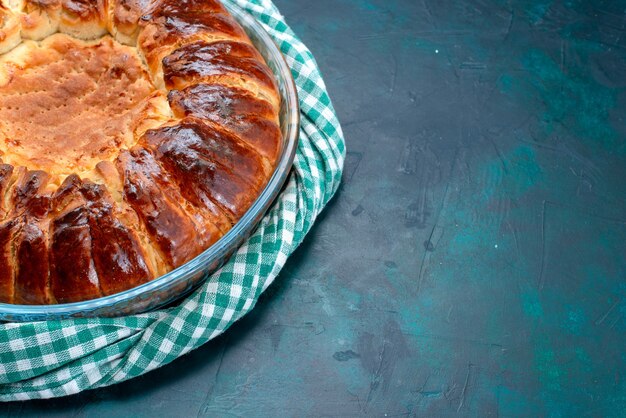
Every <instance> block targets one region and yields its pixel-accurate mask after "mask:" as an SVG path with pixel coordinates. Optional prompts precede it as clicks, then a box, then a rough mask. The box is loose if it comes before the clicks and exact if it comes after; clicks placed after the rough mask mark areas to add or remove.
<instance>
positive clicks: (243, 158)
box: [139, 118, 268, 221]
mask: <svg viewBox="0 0 626 418" xmlns="http://www.w3.org/2000/svg"><path fill="white" fill-rule="evenodd" d="M139 144H141V145H145V146H146V147H147V148H149V149H152V150H153V152H154V154H155V157H156V159H157V161H159V162H160V163H161V164H162V165H163V167H164V168H165V169H166V170H167V171H168V172H169V173H170V175H171V176H172V179H173V181H175V182H177V183H178V185H179V187H180V189H181V192H182V193H183V194H184V196H185V198H187V200H189V201H190V202H192V203H194V204H195V205H196V206H210V205H211V204H215V205H217V206H218V207H219V208H220V209H222V210H223V211H224V212H225V213H226V214H227V215H228V216H229V218H230V219H231V220H233V221H236V220H237V219H239V218H240V217H241V216H242V215H243V214H244V213H245V212H246V211H247V210H248V208H249V207H250V205H251V204H252V201H254V199H255V198H256V196H257V195H258V192H259V191H260V189H261V187H262V186H264V183H265V181H266V180H267V178H268V177H267V176H266V175H265V174H264V164H263V161H262V159H261V157H260V155H259V154H258V153H256V152H255V151H253V150H251V149H249V148H247V147H245V146H243V144H242V143H241V142H240V141H239V140H238V139H237V138H236V137H234V136H233V135H230V134H228V133H227V132H226V131H223V132H219V127H218V126H208V125H207V124H206V123H205V122H203V121H200V120H196V119H193V118H186V119H184V120H183V121H182V122H180V123H179V124H178V125H175V126H168V127H164V128H160V129H155V130H150V131H148V132H147V133H146V135H145V136H144V137H143V138H142V139H141V140H140V141H139Z"/></svg>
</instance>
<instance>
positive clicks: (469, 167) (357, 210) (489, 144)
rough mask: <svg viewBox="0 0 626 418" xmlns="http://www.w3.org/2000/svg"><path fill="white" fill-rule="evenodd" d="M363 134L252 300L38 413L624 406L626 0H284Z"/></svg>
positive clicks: (437, 411) (435, 411) (482, 412)
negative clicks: (187, 343)
mask: <svg viewBox="0 0 626 418" xmlns="http://www.w3.org/2000/svg"><path fill="white" fill-rule="evenodd" d="M276 4H277V5H278V6H279V7H280V8H281V10H282V11H283V13H284V14H285V16H286V17H287V20H288V22H289V23H290V24H291V25H292V26H293V28H294V30H295V31H296V32H297V33H298V34H299V35H300V36H301V37H302V39H303V40H304V41H305V43H306V44H307V45H308V46H309V47H310V48H311V50H312V51H313V53H314V54H315V55H316V57H317V59H318V61H319V64H320V67H321V69H322V72H323V73H324V75H325V79H326V81H327V84H328V87H329V91H330V93H331V96H332V98H333V99H334V103H335V105H336V108H337V111H338V113H339V116H340V118H341V120H342V122H343V126H344V130H345V134H346V138H347V141H348V149H349V153H348V159H347V163H346V169H345V178H344V184H343V186H342V188H341V190H340V192H339V194H338V195H337V197H336V198H335V200H334V201H333V202H332V203H331V204H330V205H329V207H328V209H327V210H326V211H325V212H324V215H323V216H322V218H321V219H320V220H319V223H318V224H317V226H316V227H315V229H314V230H313V232H312V233H311V235H310V236H309V237H308V239H307V241H306V242H305V244H304V245H303V246H302V247H301V248H300V249H299V251H298V252H297V253H296V255H295V256H294V257H293V258H292V259H291V260H290V261H289V263H288V265H287V267H286V268H285V270H284V272H283V273H282V274H281V276H280V277H279V278H278V280H277V281H276V283H275V284H274V285H273V286H272V287H271V288H270V289H269V290H268V292H267V294H266V295H265V296H264V297H263V298H262V300H261V302H260V303H259V305H258V306H257V308H256V309H255V310H254V311H253V312H252V313H251V314H250V315H249V316H247V317H246V318H245V319H244V320H242V321H241V322H240V323H238V324H236V325H235V326H233V328H232V329H231V330H230V331H228V332H227V333H226V334H225V335H223V336H222V337H220V338H218V339H217V340H216V341H213V342H211V343H209V344H207V345H206V346H204V347H203V348H201V349H199V350H197V351H195V352H193V353H191V354H190V355H188V356H186V357H184V358H182V359H179V360H178V361H176V362H174V363H173V364H171V365H169V366H167V367H165V368H163V369H161V370H158V371H156V372H153V373H150V374H148V375H147V376H144V377H142V378H139V379H136V380H134V381H131V382H127V383H124V384H120V385H118V386H114V387H111V388H107V389H102V390H96V391H92V392H87V393H84V394H80V395H78V396H74V397H70V398H66V399H59V400H52V401H37V402H30V403H22V404H20V403H13V404H6V405H0V415H5V414H6V415H10V416H20V415H33V416H38V415H42V414H43V413H50V414H51V415H58V416H66V415H68V414H74V415H78V416H136V417H143V416H146V417H154V416H190V415H193V416H195V415H198V416H215V415H219V416H222V415H232V416H316V417H317V416H363V415H370V416H385V414H386V416H390V417H391V416H442V415H445V416H447V415H459V416H553V417H570V416H624V415H623V414H624V412H623V411H624V410H625V409H626V354H625V350H624V347H625V346H626V338H625V336H626V298H625V297H626V125H625V123H624V122H625V121H624V117H625V116H626V2H623V1H622V2H619V1H613V2H607V1H593V2H592V1H560V2H559V1H516V2H511V1H505V0H501V1H497V0H493V1H489V0H472V1H465V2H460V1H453V0H443V1H440V0H437V1H435V0H414V1H408V0H407V1H402V0H391V1H389V0H343V1H330V0H318V1H310V0H306V1H305V0H276Z"/></svg>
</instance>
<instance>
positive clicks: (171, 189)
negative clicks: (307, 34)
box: [0, 0, 281, 304]
mask: <svg viewBox="0 0 626 418" xmlns="http://www.w3.org/2000/svg"><path fill="white" fill-rule="evenodd" d="M5 1H6V0H0V54H3V55H0V302H8V303H19V304H49V303H66V302H76V301H81V300H86V299H93V298H97V297H101V296H105V295H110V294H115V293H119V292H121V291H123V290H126V289H129V288H132V287H135V286H137V285H140V284H141V283H144V282H146V281H149V280H152V279H153V278H155V277H157V276H160V275H162V274H164V273H166V272H167V271H170V270H171V269H173V268H176V267H178V266H180V265H182V264H184V263H185V262H187V261H189V260H191V259H193V258H194V257H196V256H197V255H198V254H200V253H201V252H202V251H204V250H205V249H206V248H208V247H209V246H210V245H212V244H213V243H215V242H216V241H217V240H218V239H219V238H220V237H221V236H222V235H223V234H225V233H226V232H227V231H228V230H229V229H230V228H231V227H232V225H233V224H234V223H235V222H237V221H238V220H239V219H240V218H241V216H243V214H244V213H245V212H246V211H247V210H248V208H249V207H250V206H251V205H252V203H253V202H254V200H255V199H256V198H257V196H258V195H259V193H260V192H261V190H262V189H263V188H264V187H265V185H266V184H267V182H268V180H269V178H270V176H271V175H272V171H273V169H274V166H275V164H276V161H277V159H278V155H279V153H280V147H281V133H280V128H279V120H278V109H279V107H280V100H279V95H278V89H277V86H276V82H275V80H274V78H273V75H272V73H271V71H270V70H269V69H268V68H267V66H266V64H265V63H264V61H263V58H262V57H261V55H260V54H259V53H258V51H257V50H256V49H255V48H254V47H253V46H252V44H251V42H250V40H249V39H248V37H247V35H246V34H245V32H244V31H243V29H242V28H241V27H240V26H239V24H237V22H236V21H235V20H234V19H233V18H232V17H231V16H230V14H228V12H227V11H226V9H225V8H224V7H223V6H222V4H221V3H220V2H219V1H218V0H12V1H11V4H10V7H5V6H6V5H7V4H8V3H5ZM2 5H4V6H2ZM107 30H108V32H109V33H110V34H111V35H112V37H113V38H115V40H117V41H118V42H121V43H125V44H128V45H131V46H136V47H135V48H132V47H126V46H122V45H120V44H118V43H117V42H115V41H114V40H113V38H111V37H108V36H105V37H104V38H102V39H98V40H94V41H89V42H85V41H83V40H90V39H96V38H100V37H101V36H102V35H103V34H104V33H105V32H106V31H107ZM57 31H59V32H63V33H65V34H68V35H71V37H70V36H68V35H65V34H55V33H56V32H57ZM22 38H24V39H27V40H25V41H23V42H22ZM43 38H45V39H43ZM74 38H80V39H83V40H77V39H74ZM28 39H33V40H41V39H43V41H41V42H39V43H37V42H34V41H31V40H28ZM20 42H21V45H19V46H17V47H16V45H18V44H19V43H20ZM142 60H144V62H142ZM146 67H147V71H146V70H145V69H144V68H146ZM166 90H171V91H169V94H167V93H168V92H167V91H166Z"/></svg>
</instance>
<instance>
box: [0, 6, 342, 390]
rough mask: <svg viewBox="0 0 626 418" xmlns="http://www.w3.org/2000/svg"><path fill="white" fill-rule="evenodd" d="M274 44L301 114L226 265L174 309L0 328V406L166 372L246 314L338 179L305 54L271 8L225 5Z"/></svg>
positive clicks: (328, 123)
mask: <svg viewBox="0 0 626 418" xmlns="http://www.w3.org/2000/svg"><path fill="white" fill-rule="evenodd" d="M228 1H230V2H232V3H235V4H237V5H238V6H240V7H241V8H242V9H244V10H246V11H247V12H248V13H250V14H251V15H253V16H254V17H255V18H256V19H258V20H259V21H260V22H262V23H263V25H264V27H265V29H266V30H267V31H268V32H269V34H270V35H271V36H272V38H273V39H274V40H275V41H276V43H277V44H278V45H279V47H280V49H281V50H282V52H283V53H284V55H285V56H286V59H287V63H288V65H289V67H290V68H291V71H292V73H293V76H294V78H295V81H296V84H297V87H298V93H299V98H300V106H301V113H302V114H301V131H300V143H299V146H298V150H297V154H296V157H295V162H294V167H293V169H292V172H291V175H290V177H289V179H288V182H287V185H286V187H285V190H284V191H283V193H282V194H281V196H280V198H279V199H278V200H277V202H276V203H275V205H274V206H273V207H272V209H271V210H270V211H269V212H268V213H267V215H266V216H265V217H264V218H263V220H262V221H261V223H260V225H259V227H258V229H257V230H256V232H255V233H254V234H253V235H252V237H250V239H249V240H248V241H247V242H245V243H244V245H243V246H242V247H241V248H240V249H239V250H238V251H237V252H236V253H235V255H234V256H233V257H232V258H231V259H230V261H229V262H228V263H227V264H226V265H225V266H224V267H222V268H221V269H220V270H219V271H217V272H216V273H215V274H213V275H212V276H211V277H210V278H209V279H208V280H207V281H206V283H204V284H203V285H202V287H200V288H199V289H198V290H196V291H195V292H194V293H193V294H191V295H190V296H189V297H188V298H187V299H186V300H184V301H182V302H181V303H180V305H179V306H176V307H173V308H169V309H165V310H160V311H156V312H151V313H147V314H142V315H133V316H128V317H122V318H95V319H72V320H63V321H47V322H33V323H9V324H2V325H0V400H1V401H12V400H25V399H36V398H52V397H57V396H64V395H69V394H73V393H77V392H80V391H83V390H86V389H92V388H97V387H102V386H107V385H111V384H114V383H117V382H121V381H124V380H127V379H131V378H133V377H136V376H139V375H142V374H144V373H146V372H148V371H150V370H153V369H156V368H158V367H161V366H163V365H165V364H168V363H170V362H171V361H173V360H175V359H176V358H177V357H180V356H182V355H184V354H185V353H188V352H189V351H191V350H193V349H195V348H198V347H200V346H201V345H202V344H204V343H206V342H207V341H209V340H210V339H212V338H215V337H216V336H218V335H220V334H221V333H222V332H224V331H225V330H226V329H227V328H228V327H229V326H230V325H232V324H233V323H234V322H235V321H237V320H238V319H239V318H241V317H242V316H243V315H245V314H246V313H247V312H248V311H250V310H251V309H252V308H253V307H254V305H255V303H256V301H257V300H258V298H259V296H260V295H261V293H262V292H263V291H264V290H265V289H266V288H267V287H268V286H269V285H270V284H271V283H272V281H273V280H274V278H275V277H276V276H277V275H278V273H279V272H280V270H281V268H282V267H283V265H284V264H285V261H286V260H287V257H289V255H290V254H291V253H293V251H294V250H295V249H296V247H297V246H298V245H299V244H300V243H301V242H302V240H303V239H304V236H305V235H306V233H307V232H308V231H309V229H310V228H311V226H312V225H313V222H314V221H315V218H316V217H317V215H318V214H319V213H320V212H321V211H322V209H323V208H324V206H325V205H326V203H327V202H328V201H329V200H330V198H331V197H332V196H333V194H334V193H335V191H336V190H337V187H338V186H339V182H340V180H341V171H342V167H343V161H344V156H345V146H344V140H343V134H342V132H341V127H340V126H339V122H338V120H337V117H336V115H335V111H334V109H333V106H332V104H331V102H330V99H329V97H328V94H327V92H326V87H325V85H324V82H323V80H322V78H321V76H320V73H319V70H318V68H317V64H316V63H315V60H314V58H313V56H312V55H311V52H310V51H309V50H308V49H307V48H306V46H305V45H304V44H303V43H302V42H301V41H300V40H299V39H298V38H297V37H296V35H295V34H294V33H293V32H292V31H291V29H290V28H289V26H287V24H286V23H285V21H284V19H283V17H282V16H281V15H280V13H279V11H278V9H276V7H275V6H274V4H272V2H271V1H269V0H256V1H249V0H228Z"/></svg>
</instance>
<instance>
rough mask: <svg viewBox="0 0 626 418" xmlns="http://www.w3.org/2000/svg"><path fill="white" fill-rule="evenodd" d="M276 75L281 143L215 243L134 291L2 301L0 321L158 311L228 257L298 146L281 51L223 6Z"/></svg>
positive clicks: (293, 98)
mask: <svg viewBox="0 0 626 418" xmlns="http://www.w3.org/2000/svg"><path fill="white" fill-rule="evenodd" d="M226 6H227V8H228V9H229V11H230V12H231V13H232V15H233V17H234V18H235V19H236V20H237V21H238V22H239V23H240V24H241V26H242V27H243V28H244V30H245V31H246V32H247V34H248V36H249V37H250V39H251V40H252V42H253V43H254V45H255V46H256V47H257V49H258V50H259V52H260V53H261V55H262V56H263V58H265V61H266V62H267V64H268V65H269V67H270V68H271V70H272V72H273V73H274V75H275V77H276V80H277V82H278V86H279V90H280V95H281V99H282V103H281V109H280V124H281V130H282V134H283V144H282V151H281V155H280V158H279V160H278V164H277V166H276V170H275V171H274V174H273V176H272V177H271V179H270V181H269V183H268V184H267V186H266V187H265V189H264V190H263V192H262V193H261V194H260V196H259V197H258V198H257V200H256V201H255V202H254V203H253V205H252V206H251V207H250V209H249V210H248V211H247V212H246V213H245V215H244V216H243V217H242V218H241V219H240V220H239V222H237V223H236V224H235V225H234V226H233V228H232V229H231V230H230V231H228V232H227V233H226V234H225V235H224V236H223V237H222V238H221V239H220V240H219V241H218V242H216V243H215V244H213V245H212V246H211V247H210V248H208V249H207V250H206V251H204V252H203V253H202V254H200V255H199V256H197V257H196V258H194V259H193V260H191V261H189V262H187V263H186V264H184V265H182V266H180V267H178V268H177V269H175V270H172V271H171V272H169V273H167V274H165V275H163V276H161V277H158V278H156V279H154V280H152V281H150V282H148V283H144V284H143V285H141V286H138V287H135V288H133V289H130V290H127V291H124V292H121V293H117V294H115V295H110V296H105V297H102V298H98V299H92V300H87V301H84V302H75V303H65V304H58V305H12V304H6V303H0V321H12V322H26V321H42V320H50V319H64V318H72V317H95V316H105V317H113V316H123V315H129V314H134V313H140V312H146V311H149V310H153V309H157V308H159V307H162V306H164V305H166V304H168V303H171V302H173V301H174V300H176V299H179V298H181V297H182V296H184V295H186V294H188V293H189V292H191V291H192V290H193V289H195V288H196V287H197V286H199V285H200V284H201V283H202V282H203V281H204V280H205V279H206V278H207V277H208V275H210V274H211V273H212V272H214V271H215V270H217V269H218V268H219V267H220V266H222V265H223V264H224V262H226V261H227V260H228V258H229V257H230V256H231V255H232V254H233V252H234V251H235V250H236V249H237V248H238V247H239V246H240V245H241V244H242V242H243V241H244V240H245V239H246V238H248V237H249V236H250V234H251V233H252V232H253V231H254V228H255V227H256V226H257V224H258V223H259V221H260V220H261V218H262V217H263V216H264V215H265V212H267V210H268V209H269V208H270V206H271V205H272V203H273V202H274V200H275V199H276V197H277V196H278V194H279V193H280V191H281V189H282V186H283V184H284V183H285V181H286V179H287V177H288V175H289V172H290V170H291V166H292V164H293V159H294V155H295V152H296V148H297V145H298V133H299V126H300V111H299V105H298V94H297V90H296V86H295V84H294V80H293V77H292V75H291V71H290V70H289V67H288V66H287V63H286V62H285V59H284V57H283V55H282V54H281V52H280V50H279V49H278V47H277V46H276V44H275V43H274V41H273V40H272V38H270V36H269V35H268V34H267V32H266V31H265V30H264V29H263V27H262V26H261V25H260V24H259V23H258V22H257V21H256V20H255V19H254V18H252V17H251V16H250V15H248V14H247V13H246V12H244V11H243V10H241V9H240V8H238V7H236V6H233V5H230V4H226Z"/></svg>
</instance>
